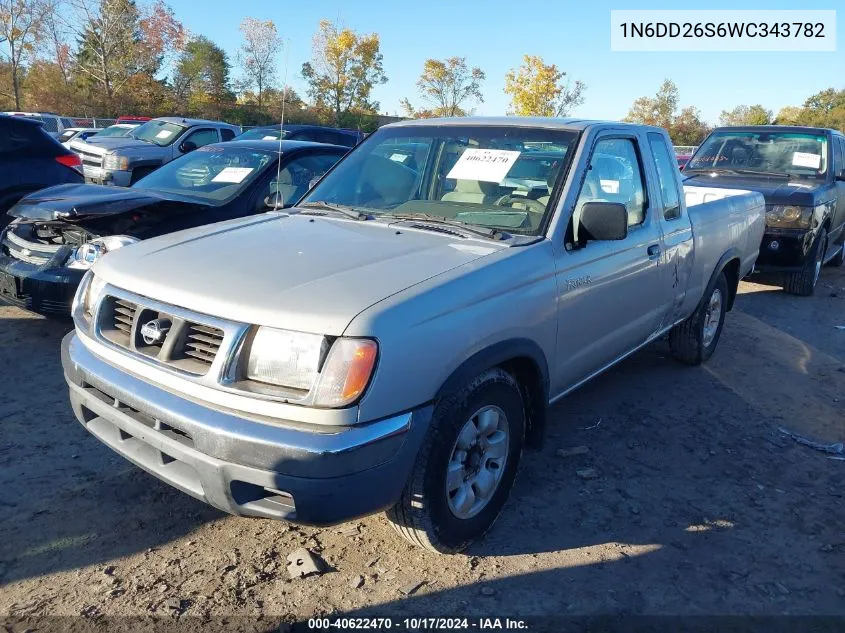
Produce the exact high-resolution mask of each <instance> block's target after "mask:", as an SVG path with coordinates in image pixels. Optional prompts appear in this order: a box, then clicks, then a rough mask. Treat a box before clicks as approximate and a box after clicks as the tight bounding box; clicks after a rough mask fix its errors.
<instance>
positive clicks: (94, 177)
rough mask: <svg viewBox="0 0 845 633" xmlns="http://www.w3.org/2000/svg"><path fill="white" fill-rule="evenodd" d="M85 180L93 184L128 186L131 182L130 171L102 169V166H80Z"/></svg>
mask: <svg viewBox="0 0 845 633" xmlns="http://www.w3.org/2000/svg"><path fill="white" fill-rule="evenodd" d="M82 172H83V173H84V174H85V181H86V182H89V183H93V184H95V185H117V186H118V187H128V186H129V185H130V184H132V172H131V171H122V170H120V169H103V168H102V167H89V166H87V165H83V166H82Z"/></svg>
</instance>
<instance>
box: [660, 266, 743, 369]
mask: <svg viewBox="0 0 845 633" xmlns="http://www.w3.org/2000/svg"><path fill="white" fill-rule="evenodd" d="M728 297H729V295H728V280H727V279H726V278H725V273H719V278H718V279H717V280H716V285H715V286H714V287H713V289H712V290H711V291H710V294H709V295H708V296H707V297H706V298H705V300H704V301H702V303H701V305H699V307H698V309H697V310H696V311H695V312H694V313H693V314H692V315H691V316H689V317H688V318H687V319H686V320H685V321H682V322H681V323H679V324H678V325H676V326H675V327H673V328H672V330H671V331H670V332H669V348H670V349H671V351H672V356H674V357H675V358H676V359H678V360H679V361H681V362H682V363H686V364H688V365H700V364H701V363H703V362H705V361H706V360H707V359H708V358H710V357H711V356H712V355H713V352H714V351H715V350H716V345H717V344H718V342H719V337H720V336H721V335H722V327H723V326H724V324H725V313H726V311H727V307H728Z"/></svg>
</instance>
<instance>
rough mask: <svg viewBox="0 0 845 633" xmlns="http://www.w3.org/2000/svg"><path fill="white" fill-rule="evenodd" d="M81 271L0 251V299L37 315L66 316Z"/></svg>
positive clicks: (82, 273) (79, 279)
mask: <svg viewBox="0 0 845 633" xmlns="http://www.w3.org/2000/svg"><path fill="white" fill-rule="evenodd" d="M84 274H85V271H84V270H76V269H73V268H66V267H64V266H62V265H60V264H57V263H56V262H47V263H46V264H42V265H39V264H30V263H28V262H24V261H21V260H19V259H15V258H14V257H11V256H9V255H4V254H2V253H0V299H2V300H3V301H4V302H6V303H11V304H13V305H17V306H19V307H21V308H24V309H26V310H31V311H33V312H38V313H39V314H46V315H54V316H63V317H70V306H71V304H72V303H73V296H74V294H76V289H77V287H78V286H79V282H80V281H81V280H82V276H83V275H84Z"/></svg>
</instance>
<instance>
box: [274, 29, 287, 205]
mask: <svg viewBox="0 0 845 633" xmlns="http://www.w3.org/2000/svg"><path fill="white" fill-rule="evenodd" d="M283 46H284V47H285V75H284V79H283V80H282V120H281V122H280V123H279V159H278V160H277V161H276V200H275V203H274V205H273V206H274V207H275V208H278V206H279V196H280V195H281V193H280V191H279V185H280V184H281V183H280V182H279V179H280V178H281V176H282V139H283V138H284V136H285V103H286V102H287V100H288V59H289V58H290V38H288V39H286V40H285V42H284V44H283ZM282 204H284V200H283V201H282Z"/></svg>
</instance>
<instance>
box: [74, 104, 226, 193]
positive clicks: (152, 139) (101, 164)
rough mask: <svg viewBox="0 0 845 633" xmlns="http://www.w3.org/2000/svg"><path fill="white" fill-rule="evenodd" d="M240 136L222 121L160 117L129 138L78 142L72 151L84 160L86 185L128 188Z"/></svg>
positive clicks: (94, 139) (136, 130)
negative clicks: (198, 151)
mask: <svg viewBox="0 0 845 633" xmlns="http://www.w3.org/2000/svg"><path fill="white" fill-rule="evenodd" d="M240 132H241V130H240V128H239V127H237V126H234V125H230V124H228V123H221V122H220V121H206V120H204V119H185V118H182V117H160V118H158V119H152V120H150V121H147V122H146V123H144V124H143V125H139V126H138V127H136V128H135V129H134V130H132V133H131V134H130V135H129V136H112V137H106V138H97V137H96V136H95V137H93V138H91V139H90V140H89V141H85V140H74V141H71V143H70V149H71V150H72V151H74V152H76V153H77V154H79V157H80V158H81V159H82V171H83V173H84V175H85V181H86V182H89V183H94V184H97V185H117V186H118V187H128V186H130V185H132V184H134V183H136V182H138V181H139V180H140V179H141V178H143V177H144V176H147V175H148V174H151V173H152V172H154V171H155V170H156V169H158V168H159V167H161V166H162V165H164V164H165V163H169V162H170V161H172V160H173V159H175V158H179V157H180V156H184V155H185V154H187V153H188V152H192V151H194V150H195V149H198V148H200V147H205V146H206V145H211V144H212V143H219V142H221V141H231V140H232V139H233V138H235V137H236V136H237V135H238V134H240Z"/></svg>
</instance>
